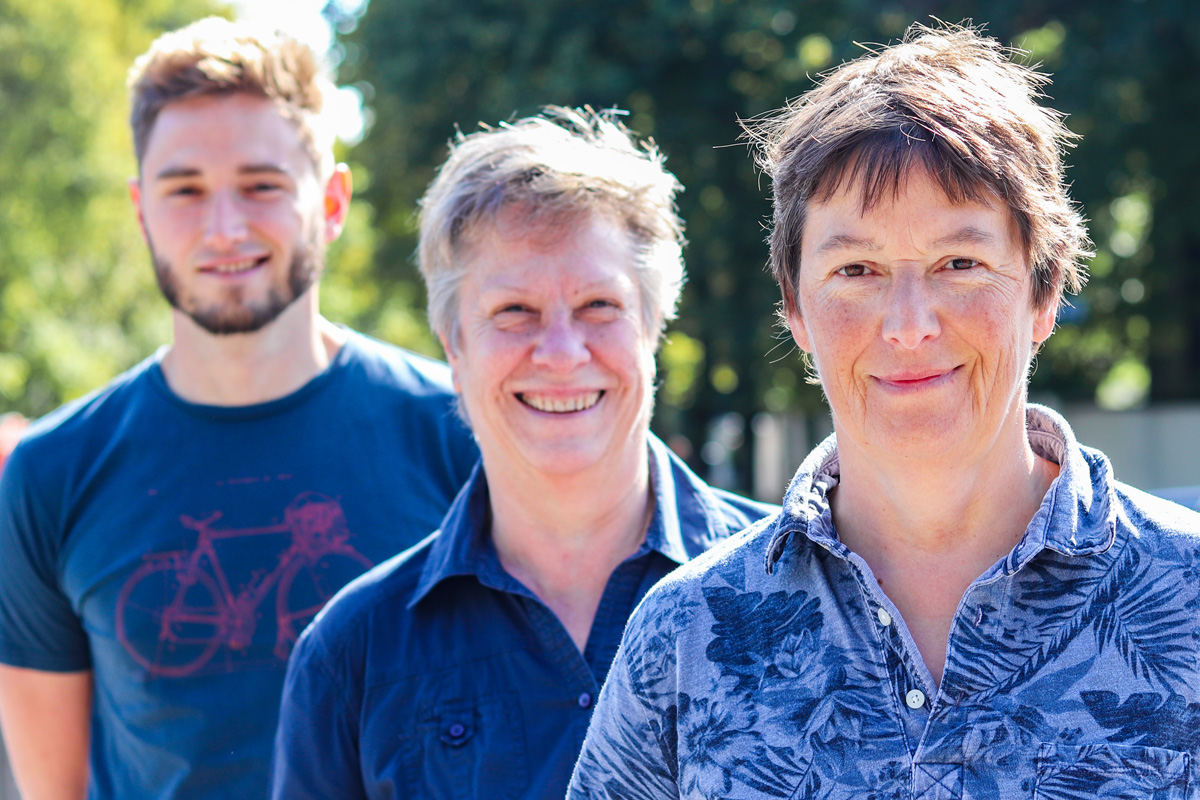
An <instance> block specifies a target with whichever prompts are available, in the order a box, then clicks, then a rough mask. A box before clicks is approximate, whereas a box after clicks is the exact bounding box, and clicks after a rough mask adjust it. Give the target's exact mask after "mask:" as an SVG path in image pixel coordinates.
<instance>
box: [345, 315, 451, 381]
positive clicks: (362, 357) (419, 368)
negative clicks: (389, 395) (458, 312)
mask: <svg viewBox="0 0 1200 800" xmlns="http://www.w3.org/2000/svg"><path fill="white" fill-rule="evenodd" d="M344 346H345V347H347V348H348V352H347V360H346V364H347V366H348V367H349V368H351V369H354V370H356V371H358V372H360V373H361V376H362V378H363V380H364V381H365V382H366V383H368V384H371V385H374V386H378V387H380V388H383V389H396V390H399V391H401V392H402V393H404V394H408V395H413V396H418V397H425V396H429V397H444V396H447V395H453V394H454V385H453V382H452V381H451V378H450V367H449V366H447V365H446V364H445V363H444V362H441V361H438V360H436V359H433V358H429V357H428V356H423V355H419V354H417V353H414V352H412V351H410V350H405V349H404V348H402V347H398V346H396V345H394V344H389V343H387V342H383V341H380V340H379V339H375V338H372V337H370V336H368V335H366V334H364V333H358V332H357V331H349V337H348V338H347V340H346V344H345V345H344Z"/></svg>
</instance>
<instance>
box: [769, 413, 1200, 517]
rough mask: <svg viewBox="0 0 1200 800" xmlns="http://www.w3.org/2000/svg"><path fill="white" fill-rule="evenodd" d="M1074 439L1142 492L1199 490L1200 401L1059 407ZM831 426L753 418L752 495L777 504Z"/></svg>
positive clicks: (823, 421)
mask: <svg viewBox="0 0 1200 800" xmlns="http://www.w3.org/2000/svg"><path fill="white" fill-rule="evenodd" d="M1058 410H1059V411H1060V412H1061V413H1062V415H1063V416H1064V417H1066V418H1067V421H1068V422H1069V423H1070V424H1071V427H1072V429H1074V431H1075V436H1076V438H1078V439H1079V441H1080V442H1082V443H1083V444H1086V445H1088V446H1090V447H1095V448H1097V449H1099V450H1101V451H1103V452H1104V454H1105V455H1107V456H1108V457H1109V459H1110V460H1111V461H1112V463H1113V470H1114V471H1115V473H1116V476H1117V478H1118V479H1119V480H1122V481H1124V482H1125V483H1128V484H1132V485H1133V486H1136V487H1138V488H1139V489H1147V490H1152V489H1165V488H1168V487H1175V486H1200V403H1180V404H1172V405H1161V406H1153V407H1149V408H1143V409H1137V410H1133V411H1103V410H1101V409H1099V408H1096V407H1095V406H1092V405H1063V406H1060V407H1058ZM829 428H830V424H829V418H828V415H822V416H821V417H820V418H815V419H805V418H804V417H801V416H798V415H784V414H767V413H763V414H759V415H758V416H756V417H755V418H754V422H753V426H752V431H753V436H754V454H755V458H754V489H753V493H754V496H755V497H757V498H758V499H760V500H767V501H769V502H773V503H778V502H779V500H780V499H781V498H782V497H783V492H784V489H786V488H787V482H788V481H789V480H790V479H791V477H792V474H793V473H794V472H795V470H796V467H798V466H799V465H800V461H801V460H803V458H804V456H805V455H807V453H808V450H809V449H811V447H812V446H813V445H814V444H815V443H816V442H817V441H819V440H820V439H819V437H820V436H822V435H823V434H824V432H826V431H828V430H829Z"/></svg>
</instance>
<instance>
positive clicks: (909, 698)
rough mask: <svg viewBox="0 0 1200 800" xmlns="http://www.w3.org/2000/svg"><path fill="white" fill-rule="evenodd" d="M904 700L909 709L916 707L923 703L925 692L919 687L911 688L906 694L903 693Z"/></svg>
mask: <svg viewBox="0 0 1200 800" xmlns="http://www.w3.org/2000/svg"><path fill="white" fill-rule="evenodd" d="M904 702H905V703H907V704H908V707H909V708H911V709H914V710H915V709H918V708H920V707H921V706H923V705H925V693H924V692H922V691H921V690H920V689H913V690H912V691H910V692H909V693H908V694H906V695H904Z"/></svg>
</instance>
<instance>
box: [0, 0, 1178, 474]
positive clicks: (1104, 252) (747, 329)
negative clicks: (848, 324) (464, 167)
mask: <svg viewBox="0 0 1200 800" xmlns="http://www.w3.org/2000/svg"><path fill="white" fill-rule="evenodd" d="M340 3H341V4H339V0H332V2H331V3H330V5H329V6H328V7H327V8H326V15H327V16H328V17H329V19H330V20H331V22H332V23H333V24H334V26H335V28H336V30H337V31H338V32H339V36H338V38H337V41H336V44H335V48H334V53H333V60H334V62H335V63H337V64H338V68H339V81H340V82H341V83H344V84H350V85H352V86H353V87H355V88H356V89H357V90H358V91H359V92H360V93H361V95H362V97H363V100H364V106H365V109H366V112H367V119H368V123H369V124H368V127H367V131H366V135H365V138H364V139H363V140H362V142H361V143H359V144H357V145H355V146H354V147H352V148H349V149H348V150H347V151H346V152H345V154H344V155H346V156H347V158H348V160H349V161H350V163H351V165H352V167H353V168H354V171H355V180H356V190H357V196H356V205H355V207H354V208H355V210H354V216H353V218H352V219H351V224H350V226H349V229H348V230H347V232H346V234H345V235H344V236H343V237H342V240H341V241H340V242H339V244H338V246H337V248H336V250H335V252H334V253H333V254H331V259H330V261H331V269H330V272H329V274H328V276H327V277H326V279H325V281H324V283H323V286H322V303H323V307H324V309H325V311H326V313H327V314H328V315H329V316H330V317H332V318H334V319H337V320H340V321H345V322H347V323H349V324H351V325H352V326H355V327H358V328H360V329H362V330H364V331H366V332H368V333H372V334H375V335H377V336H380V337H382V338H384V339H388V340H391V341H394V342H397V343H399V344H403V345H406V346H409V347H413V348H415V349H418V350H423V351H426V352H431V353H435V354H436V353H437V346H436V343H435V341H434V339H433V338H432V336H431V335H430V334H429V333H428V331H427V330H426V328H425V324H424V311H423V308H424V294H423V290H422V288H421V285H420V280H419V278H418V276H417V273H416V268H415V265H414V263H413V259H412V253H413V250H414V247H415V230H416V221H415V203H416V199H417V198H418V197H419V196H420V195H421V193H422V192H423V191H424V189H425V187H426V185H427V184H428V182H429V181H430V179H431V178H432V177H433V173H434V169H435V168H436V166H437V165H438V164H439V163H440V162H441V161H442V159H443V158H444V157H445V154H446V142H447V140H448V139H449V138H450V137H451V135H452V134H453V133H454V130H455V129H456V127H457V128H459V129H461V130H463V131H464V132H469V131H472V130H475V129H476V127H477V125H478V123H479V122H480V121H483V122H487V123H490V124H494V123H496V122H498V121H500V120H504V119H511V118H514V117H517V116H523V115H527V114H530V113H534V112H536V111H537V110H538V109H539V107H540V106H542V105H544V104H548V103H555V104H566V105H580V104H584V103H587V104H590V105H592V106H593V107H596V108H607V107H613V106H615V107H619V108H622V109H626V110H627V111H628V112H629V115H628V117H627V119H626V121H627V123H628V124H629V126H630V127H631V128H633V129H634V130H636V131H638V132H640V133H642V134H644V135H649V136H653V137H654V139H655V140H656V141H657V143H658V144H659V146H660V147H661V148H662V149H663V150H664V152H665V153H666V154H667V156H668V166H669V167H670V168H671V169H672V170H673V171H674V172H675V173H676V174H677V175H678V176H679V178H680V180H681V181H682V182H683V183H684V185H685V186H686V187H687V191H686V192H685V193H684V195H683V196H682V197H681V198H680V209H681V212H682V214H683V216H684V218H685V220H686V221H687V223H688V238H689V240H690V245H689V246H688V248H687V251H686V256H687V262H688V270H689V274H690V279H689V283H688V285H687V288H686V289H685V292H684V299H683V304H682V307H681V316H680V319H679V321H678V322H677V323H676V324H675V325H673V326H672V328H671V331H670V336H669V339H668V341H667V343H666V344H665V345H664V348H663V351H662V353H661V357H660V384H661V387H660V390H659V399H660V402H659V411H658V416H657V418H656V420H655V423H654V424H655V429H656V430H657V431H658V432H659V433H660V434H662V435H664V436H672V435H675V434H682V435H684V436H686V438H687V439H688V440H690V441H692V442H695V443H696V444H697V445H699V444H700V443H702V442H704V441H705V440H706V439H707V438H708V437H709V436H710V434H711V431H710V426H712V425H713V424H714V421H715V420H721V422H720V425H718V427H720V428H721V430H722V431H723V432H724V433H723V435H724V436H725V437H726V439H728V440H731V441H733V442H734V443H735V444H736V439H737V437H738V433H737V431H738V426H737V424H736V419H737V417H732V418H731V417H729V416H727V415H728V413H729V412H734V413H735V414H737V415H740V418H741V419H743V420H748V419H750V418H751V417H752V416H753V414H755V413H756V412H758V411H762V410H770V411H801V412H806V413H809V414H810V415H819V414H822V413H823V403H822V400H821V397H820V394H819V392H818V391H817V390H816V389H814V388H813V387H811V386H809V385H807V384H806V383H805V380H804V374H803V368H802V366H801V364H800V361H799V359H798V358H797V356H796V354H795V350H794V347H793V346H792V345H791V343H790V340H788V339H786V338H784V337H783V336H782V334H781V332H780V329H779V327H778V326H777V325H776V324H775V321H774V308H775V304H776V302H777V299H778V291H777V289H776V288H775V286H774V284H773V282H772V280H771V279H770V277H769V275H768V274H767V272H766V271H765V268H764V267H765V264H766V255H767V251H766V245H765V243H764V237H765V228H764V225H765V222H766V220H767V219H768V217H769V203H768V191H769V186H768V184H767V182H766V181H765V180H764V179H762V178H761V177H760V176H759V175H758V174H757V172H756V170H755V168H754V165H753V163H752V159H751V157H750V155H749V153H748V152H747V149H746V147H745V145H744V144H743V143H741V142H740V141H739V126H738V120H739V119H750V118H753V117H755V116H758V115H760V114H763V113H766V112H768V111H770V110H771V109H775V108H778V107H780V106H781V105H782V104H783V103H784V102H785V101H786V100H787V99H788V98H790V97H795V96H796V95H798V94H800V93H802V92H803V91H805V90H806V89H807V88H809V87H810V86H811V85H812V76H814V75H817V74H819V73H820V72H822V71H823V70H826V69H828V68H830V67H832V66H835V65H836V64H838V63H840V62H841V61H843V60H845V59H849V58H853V57H855V56H857V55H859V54H860V53H862V48H861V46H859V45H858V44H856V43H857V42H863V43H886V42H890V41H894V40H896V39H897V38H898V37H899V36H900V35H902V34H903V32H904V30H905V28H906V27H907V26H908V25H909V24H910V23H911V22H913V21H914V20H917V21H926V22H929V21H930V17H931V16H936V17H937V18H940V19H945V20H950V21H959V20H964V19H968V18H973V19H974V21H975V22H977V23H979V24H983V25H985V26H986V30H987V32H988V33H990V34H991V35H993V36H996V37H997V38H999V39H1000V40H1001V41H1003V42H1004V43H1006V44H1010V45H1013V46H1017V47H1020V48H1022V49H1024V50H1025V51H1026V52H1027V55H1026V56H1025V58H1026V59H1027V60H1028V61H1029V62H1030V63H1038V64H1041V69H1042V70H1044V71H1046V72H1049V73H1051V74H1052V75H1053V78H1054V82H1053V84H1052V85H1051V86H1050V88H1049V89H1048V93H1049V95H1050V99H1049V100H1048V102H1049V103H1050V104H1051V105H1052V106H1054V107H1055V108H1057V109H1059V110H1061V111H1064V112H1066V113H1068V114H1069V115H1070V116H1069V117H1068V125H1069V126H1070V127H1071V128H1072V129H1073V130H1074V131H1076V132H1077V133H1079V134H1081V135H1082V136H1083V138H1082V139H1081V141H1080V143H1079V145H1078V147H1076V148H1075V149H1073V150H1072V151H1071V152H1070V153H1069V154H1068V156H1067V161H1068V163H1069V164H1070V168H1069V172H1068V175H1069V178H1070V180H1071V181H1072V182H1073V184H1074V196H1075V198H1076V199H1077V200H1078V201H1079V202H1080V203H1081V204H1082V205H1083V206H1084V209H1085V213H1086V215H1087V216H1088V217H1089V218H1090V220H1091V224H1090V228H1091V231H1092V235H1093V237H1094V239H1095V241H1096V249H1097V256H1096V258H1095V259H1094V261H1093V263H1092V267H1091V269H1092V280H1091V283H1090V284H1089V286H1088V288H1087V289H1086V290H1085V291H1084V293H1083V294H1082V295H1081V296H1079V297H1077V298H1074V299H1073V301H1072V302H1073V306H1072V307H1070V308H1068V309H1066V310H1065V311H1064V313H1063V314H1062V316H1061V318H1060V329H1059V331H1058V332H1057V333H1056V334H1055V336H1053V337H1052V338H1051V339H1050V341H1049V344H1048V346H1047V347H1046V349H1045V351H1044V353H1043V354H1042V355H1041V356H1039V365H1038V369H1037V371H1036V373H1035V375H1034V378H1033V391H1034V393H1035V396H1039V397H1049V398H1053V399H1057V400H1061V401H1080V400H1091V399H1095V400H1096V401H1097V402H1098V403H1100V404H1101V405H1102V406H1104V407H1108V408H1128V407H1133V406H1137V405H1139V404H1143V403H1146V402H1150V401H1154V402H1161V401H1177V400H1195V399H1200V310H1198V308H1197V304H1198V302H1200V270H1197V265H1198V262H1200V222H1198V221H1200V193H1198V192H1196V191H1195V190H1194V189H1193V187H1194V186H1195V185H1196V184H1197V183H1198V182H1200V148H1198V147H1196V146H1195V142H1196V138H1197V134H1196V133H1195V131H1196V130H1197V128H1198V122H1200V81H1197V80H1196V78H1195V76H1196V74H1197V73H1198V72H1200V5H1198V4H1196V3H1194V2H1193V0H1095V1H1093V2H1080V1H1079V0H1060V1H1059V2H1054V3H1051V2H1047V1H1046V0H971V2H965V1H963V2H956V1H954V0H891V1H890V2H882V3H881V2H878V1H873V2H867V1H866V0H792V2H783V1H782V0H608V2H594V1H588V2H581V1H580V0H456V2H453V3H447V2H445V1H444V0H370V2H369V4H364V3H362V2H361V0H340ZM208 8H209V6H208V5H207V4H206V3H205V2H203V0H187V2H171V3H168V2H166V0H39V2H38V3H37V4H26V3H19V2H17V0H0V109H2V110H3V113H4V118H5V126H6V130H5V134H4V136H3V137H2V138H0V411H3V410H8V408H18V409H21V410H23V411H26V412H27V413H41V412H44V411H46V410H49V409H50V408H51V407H53V406H54V405H56V404H57V403H59V402H61V401H62V400H64V399H67V398H70V397H73V396H76V395H78V394H80V393H81V392H83V391H85V390H87V389H90V388H92V387H94V386H96V385H98V384H100V383H101V382H103V381H104V380H105V379H107V378H108V377H110V376H111V375H112V374H114V373H115V372H116V371H117V370H118V369H120V368H122V367H124V366H127V365H128V364H130V363H132V362H133V361H135V360H137V359H138V358H140V357H142V356H144V355H145V354H146V353H148V352H149V351H150V350H151V349H152V347H153V346H155V345H156V344H157V343H159V342H162V341H165V339H166V337H167V335H168V327H169V326H168V325H167V315H166V310H165V306H164V305H163V303H162V302H161V301H160V300H159V299H158V298H157V293H156V290H155V289H154V287H153V280H152V277H151V274H150V270H149V267H148V262H147V259H146V256H145V253H144V248H143V246H142V244H141V241H140V238H139V237H138V235H137V232H136V228H135V226H134V224H133V220H132V215H131V214H130V212H129V210H128V207H127V201H126V200H125V194H124V179H125V177H126V176H127V175H129V174H132V170H133V166H132V158H131V156H129V155H128V153H129V145H128V134H127V133H126V132H125V124H124V116H125V101H124V95H123V89H122V85H123V74H124V71H125V69H126V67H127V66H128V64H129V61H130V60H131V59H132V58H133V57H134V56H135V55H136V54H137V53H138V52H140V51H141V50H142V49H143V48H144V46H145V45H146V44H147V43H148V41H149V39H150V37H151V36H152V34H153V33H154V32H156V31H158V30H160V29H162V28H164V27H173V26H175V25H177V24H181V23H183V22H185V21H187V20H189V19H191V18H194V17H195V16H199V15H200V14H202V13H205V12H206V11H207V9H208ZM64 31H71V34H70V35H69V36H67V35H64ZM731 420H733V422H731ZM739 458H740V460H739V461H738V462H737V463H736V464H735V465H734V466H735V467H736V468H737V469H738V470H739V471H740V472H741V475H740V479H739V477H738V476H737V475H736V474H735V475H733V476H731V477H730V478H729V480H731V481H733V482H736V483H740V484H741V485H742V486H743V487H744V486H746V475H745V472H746V467H747V464H748V454H747V453H746V452H745V449H743V450H742V452H741V454H740V456H739Z"/></svg>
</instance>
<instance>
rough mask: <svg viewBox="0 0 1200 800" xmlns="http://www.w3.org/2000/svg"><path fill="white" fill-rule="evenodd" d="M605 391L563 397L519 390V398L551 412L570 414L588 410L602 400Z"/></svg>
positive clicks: (532, 406) (527, 403) (525, 402)
mask: <svg viewBox="0 0 1200 800" xmlns="http://www.w3.org/2000/svg"><path fill="white" fill-rule="evenodd" d="M603 394H604V392H602V391H600V392H587V393H586V394H579V395H575V396H574V397H561V396H550V395H539V394H527V393H522V392H518V393H517V399H518V400H520V401H521V402H522V403H524V404H525V405H527V406H529V407H530V408H535V409H537V410H538V411H546V412H549V413H551V414H569V413H571V412H572V411H586V410H587V409H589V408H591V407H592V406H594V405H596V403H599V402H600V398H601V396H602V395H603Z"/></svg>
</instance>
